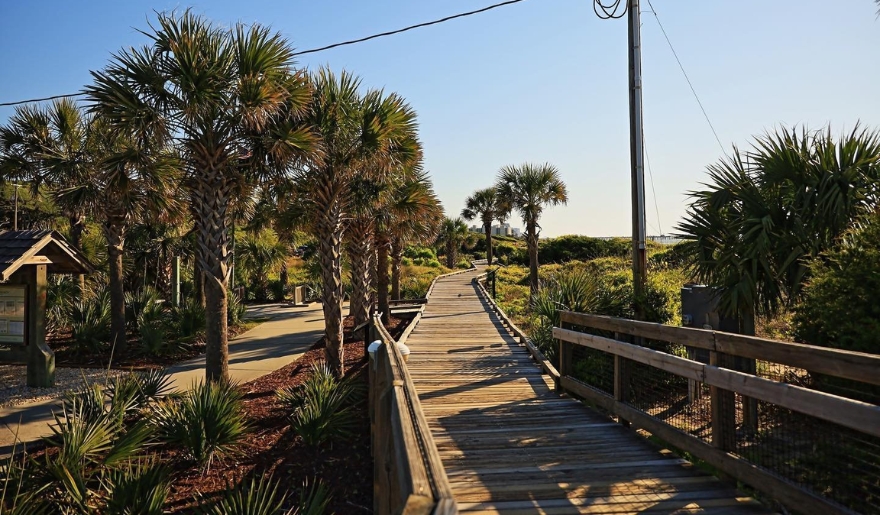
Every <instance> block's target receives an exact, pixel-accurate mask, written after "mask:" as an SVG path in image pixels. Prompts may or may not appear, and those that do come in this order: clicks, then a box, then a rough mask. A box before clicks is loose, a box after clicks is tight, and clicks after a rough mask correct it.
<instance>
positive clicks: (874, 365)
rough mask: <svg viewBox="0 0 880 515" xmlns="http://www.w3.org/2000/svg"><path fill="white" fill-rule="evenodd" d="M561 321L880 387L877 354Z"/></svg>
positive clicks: (617, 323)
mask: <svg viewBox="0 0 880 515" xmlns="http://www.w3.org/2000/svg"><path fill="white" fill-rule="evenodd" d="M560 320H561V321H562V323H564V324H572V325H576V326H582V327H591V328H593V329H599V330H603V331H610V332H616V333H621V334H629V335H633V336H640V337H643V338H650V339H652V340H661V341H666V342H673V343H679V344H682V345H687V346H688V347H696V348H699V349H706V350H710V351H715V352H722V353H724V354H728V355H731V356H740V357H743V358H752V359H760V360H764V361H771V362H773V363H779V364H782V365H788V366H792V367H797V368H803V369H805V370H809V371H811V372H818V373H821V374H826V375H830V376H835V377H841V378H844V379H851V380H853V381H860V382H863V383H869V384H875V385H880V372H878V371H880V355H877V354H866V353H864V352H853V351H846V350H840V349H829V348H827V347H817V346H815V345H805V344H802V343H791V342H781V341H777V340H768V339H765V338H756V337H753V336H743V335H741V334H733V333H725V332H721V331H711V330H707V329H695V328H691V327H674V326H668V325H663V324H655V323H652V322H640V321H637V320H626V319H622V318H613V317H608V316H602V315H592V314H588V313H574V312H572V311H561V312H560Z"/></svg>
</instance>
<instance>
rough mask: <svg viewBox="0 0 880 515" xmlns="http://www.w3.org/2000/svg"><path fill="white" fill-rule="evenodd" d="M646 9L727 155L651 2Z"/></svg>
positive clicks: (722, 150) (725, 152) (716, 139)
mask: <svg viewBox="0 0 880 515" xmlns="http://www.w3.org/2000/svg"><path fill="white" fill-rule="evenodd" d="M648 7H650V8H651V13H652V14H653V15H654V18H655V19H656V20H657V25H659V26H660V31H661V32H663V37H664V38H666V43H667V44H668V45H669V49H670V50H672V55H673V56H675V61H676V62H678V67H679V68H680V69H681V73H682V74H683V75H684V80H686V81H687V83H688V86H690V88H691V93H693V94H694V98H695V99H696V100H697V104H698V105H699V106H700V111H702V112H703V117H704V118H706V123H708V124H709V128H710V129H712V134H714V135H715V141H717V142H718V146H719V147H721V152H723V153H724V154H727V151H726V150H724V145H722V144H721V138H719V137H718V132H716V131H715V126H714V125H712V120H710V119H709V115H708V114H707V113H706V108H705V107H703V103H702V102H701V101H700V96H699V95H697V90H695V89H694V85H693V83H691V79H690V77H688V74H687V72H686V71H685V70H684V65H682V64H681V59H679V58H678V53H677V52H676V51H675V47H673V46H672V41H670V40H669V35H667V34H666V29H664V28H663V24H662V23H660V17H659V16H657V11H656V10H655V9H654V6H653V5H652V4H651V0H648Z"/></svg>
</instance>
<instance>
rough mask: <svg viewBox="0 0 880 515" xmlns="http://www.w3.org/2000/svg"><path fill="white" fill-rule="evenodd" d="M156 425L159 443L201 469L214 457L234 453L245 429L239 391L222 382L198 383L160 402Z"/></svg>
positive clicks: (233, 386)
mask: <svg viewBox="0 0 880 515" xmlns="http://www.w3.org/2000/svg"><path fill="white" fill-rule="evenodd" d="M157 426H158V430H159V435H160V438H161V440H162V441H163V442H165V443H167V444H169V445H171V446H172V447H176V448H178V449H181V450H182V451H184V452H185V453H186V456H187V457H188V458H189V459H191V460H193V461H195V462H196V463H197V464H198V465H199V466H201V467H203V468H204V469H208V468H210V467H211V463H212V462H213V460H214V459H215V458H223V457H226V456H231V455H235V454H236V452H237V449H238V446H239V444H240V443H241V440H242V438H244V435H245V433H246V432H247V430H248V425H247V421H246V419H245V415H244V411H243V406H242V401H241V391H240V390H239V388H238V386H237V385H236V384H233V383H230V382H226V381H221V382H217V383H198V384H196V385H195V386H193V388H192V389H191V390H189V391H188V392H186V393H185V394H184V395H183V396H182V397H181V398H179V399H175V400H170V401H167V402H165V403H162V404H160V405H159V409H158V410H157Z"/></svg>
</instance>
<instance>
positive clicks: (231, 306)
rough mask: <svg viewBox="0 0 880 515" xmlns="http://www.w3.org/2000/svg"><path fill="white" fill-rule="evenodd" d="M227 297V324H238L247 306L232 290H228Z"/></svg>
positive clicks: (242, 318)
mask: <svg viewBox="0 0 880 515" xmlns="http://www.w3.org/2000/svg"><path fill="white" fill-rule="evenodd" d="M227 298H228V299H229V300H228V302H227V305H226V321H227V323H228V324H229V325H238V324H240V323H241V322H242V321H243V320H244V315H245V314H246V313H247V306H245V304H244V302H242V301H241V300H239V298H238V297H237V296H236V295H235V294H233V293H232V292H229V295H228V297H227Z"/></svg>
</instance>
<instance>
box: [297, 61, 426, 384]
mask: <svg viewBox="0 0 880 515" xmlns="http://www.w3.org/2000/svg"><path fill="white" fill-rule="evenodd" d="M312 80H313V84H314V88H315V93H314V97H313V100H312V102H311V106H310V109H309V115H308V121H309V123H310V124H311V125H312V126H313V127H314V128H315V130H316V131H317V132H318V133H319V134H320V136H321V139H322V142H323V147H324V159H323V161H322V163H320V164H318V165H315V166H309V167H306V168H304V169H303V170H302V172H301V173H300V175H299V177H298V182H299V184H300V187H301V188H302V190H303V192H304V195H305V196H306V202H307V204H308V209H307V216H308V217H309V220H310V223H311V226H312V230H313V232H314V234H315V236H316V237H317V239H318V255H319V258H320V264H321V282H322V295H321V296H322V303H323V310H324V324H325V329H324V341H325V343H326V347H325V355H326V358H327V362H328V365H329V366H330V367H331V369H332V370H333V371H334V373H335V374H337V375H338V376H342V375H343V373H344V370H343V356H342V350H343V347H342V299H343V285H342V243H343V237H344V235H345V229H346V222H347V220H348V219H349V218H350V216H351V209H352V199H353V188H352V183H353V180H354V178H355V177H359V176H361V175H362V174H367V175H368V176H370V177H373V178H381V177H382V176H383V175H384V174H387V173H389V172H390V171H392V170H393V169H394V164H395V161H397V160H401V161H403V160H405V159H403V158H404V157H405V156H415V155H416V154H417V153H418V146H417V144H416V143H417V142H416V141H415V140H414V139H413V138H412V134H414V132H415V125H416V121H415V113H414V112H413V110H412V109H411V108H410V107H409V105H408V104H407V103H406V102H405V101H404V100H403V98H401V97H400V96H398V95H395V94H390V95H385V94H384V93H383V92H382V91H378V90H370V91H368V92H366V93H365V94H361V93H360V91H359V89H360V79H358V78H356V77H355V76H353V75H351V74H350V73H347V72H345V71H343V72H342V73H340V74H339V75H335V74H334V73H332V72H331V71H329V70H327V69H321V70H319V71H318V72H317V73H316V74H315V75H314V76H313V78H312ZM392 156H396V157H394V158H393V159H392ZM410 158H412V157H410Z"/></svg>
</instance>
